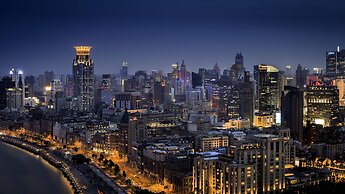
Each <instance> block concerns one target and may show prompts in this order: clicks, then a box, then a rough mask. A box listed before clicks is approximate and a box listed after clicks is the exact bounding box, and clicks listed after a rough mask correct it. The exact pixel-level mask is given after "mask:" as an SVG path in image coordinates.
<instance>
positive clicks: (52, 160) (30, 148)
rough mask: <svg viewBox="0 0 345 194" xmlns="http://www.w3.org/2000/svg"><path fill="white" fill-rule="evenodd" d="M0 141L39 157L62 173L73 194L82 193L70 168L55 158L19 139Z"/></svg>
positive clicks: (2, 137) (0, 137) (1, 137)
mask: <svg viewBox="0 0 345 194" xmlns="http://www.w3.org/2000/svg"><path fill="white" fill-rule="evenodd" d="M0 141H2V142H3V143H7V144H10V145H12V146H15V147H18V148H21V149H24V150H26V151H28V152H30V153H33V154H36V155H39V156H41V157H42V158H43V159H44V160H45V161H46V162H48V163H49V164H50V165H52V166H54V167H56V168H57V169H59V170H60V171H61V172H62V174H63V175H64V177H65V178H66V179H67V180H68V181H69V183H70V185H71V186H72V188H73V190H74V193H84V192H83V191H82V188H81V186H80V184H79V183H78V180H77V178H76V177H75V176H74V175H73V174H72V173H71V171H70V167H69V166H68V165H66V164H65V163H64V162H63V161H59V160H58V159H57V158H56V157H54V156H52V155H51V154H50V153H49V152H47V151H46V150H43V149H40V148H38V147H35V146H34V145H31V144H29V143H25V142H22V141H20V140H19V139H16V138H12V137H6V136H0Z"/></svg>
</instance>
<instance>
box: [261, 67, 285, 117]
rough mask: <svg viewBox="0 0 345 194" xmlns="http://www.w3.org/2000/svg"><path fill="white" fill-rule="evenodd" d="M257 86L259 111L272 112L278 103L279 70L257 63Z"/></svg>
mask: <svg viewBox="0 0 345 194" xmlns="http://www.w3.org/2000/svg"><path fill="white" fill-rule="evenodd" d="M257 88H258V93H257V96H258V108H259V113H268V114H271V113H273V111H274V110H276V109H277V108H278V106H279V104H280V102H279V101H280V99H279V70H278V69H277V68H276V67H274V66H272V65H265V64H261V65H259V66H258V81H257Z"/></svg>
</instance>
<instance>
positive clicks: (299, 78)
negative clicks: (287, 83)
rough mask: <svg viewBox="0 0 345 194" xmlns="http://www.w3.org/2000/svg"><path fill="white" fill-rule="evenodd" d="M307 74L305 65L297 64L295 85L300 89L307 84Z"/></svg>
mask: <svg viewBox="0 0 345 194" xmlns="http://www.w3.org/2000/svg"><path fill="white" fill-rule="evenodd" d="M308 74H309V70H308V69H307V68H306V67H305V68H303V67H302V66H301V65H300V64H298V66H297V69H296V87H298V88H299V89H300V90H304V85H307V84H309V83H307V76H308Z"/></svg>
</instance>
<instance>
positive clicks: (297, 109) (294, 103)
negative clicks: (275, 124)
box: [281, 86, 304, 142]
mask: <svg viewBox="0 0 345 194" xmlns="http://www.w3.org/2000/svg"><path fill="white" fill-rule="evenodd" d="M303 101H304V99H303V91H301V90H299V89H298V88H296V87H292V86H285V87H284V91H283V95H282V103H281V104H282V108H281V112H282V125H283V126H284V127H288V128H290V130H291V137H292V138H293V139H295V140H299V141H301V142H302V141H303Z"/></svg>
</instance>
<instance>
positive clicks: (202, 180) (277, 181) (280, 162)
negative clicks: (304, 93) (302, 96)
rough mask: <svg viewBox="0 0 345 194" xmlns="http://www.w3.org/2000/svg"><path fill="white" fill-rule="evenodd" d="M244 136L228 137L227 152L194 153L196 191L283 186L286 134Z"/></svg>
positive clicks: (263, 189)
mask: <svg viewBox="0 0 345 194" xmlns="http://www.w3.org/2000/svg"><path fill="white" fill-rule="evenodd" d="M243 135H244V136H243V137H242V138H238V139H237V138H233V139H231V140H230V144H229V147H228V148H229V149H228V153H227V154H226V155H222V154H221V153H219V152H215V151H212V152H201V153H198V154H197V155H196V157H195V158H194V164H193V180H194V187H193V190H194V192H195V193H201V194H207V193H245V194H255V193H275V192H278V191H282V190H283V189H284V188H285V168H284V167H285V154H286V152H285V149H284V148H285V147H286V146H287V145H286V140H285V137H283V136H281V135H273V134H255V135H250V136H249V135H245V134H243ZM231 136H232V135H231Z"/></svg>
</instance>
